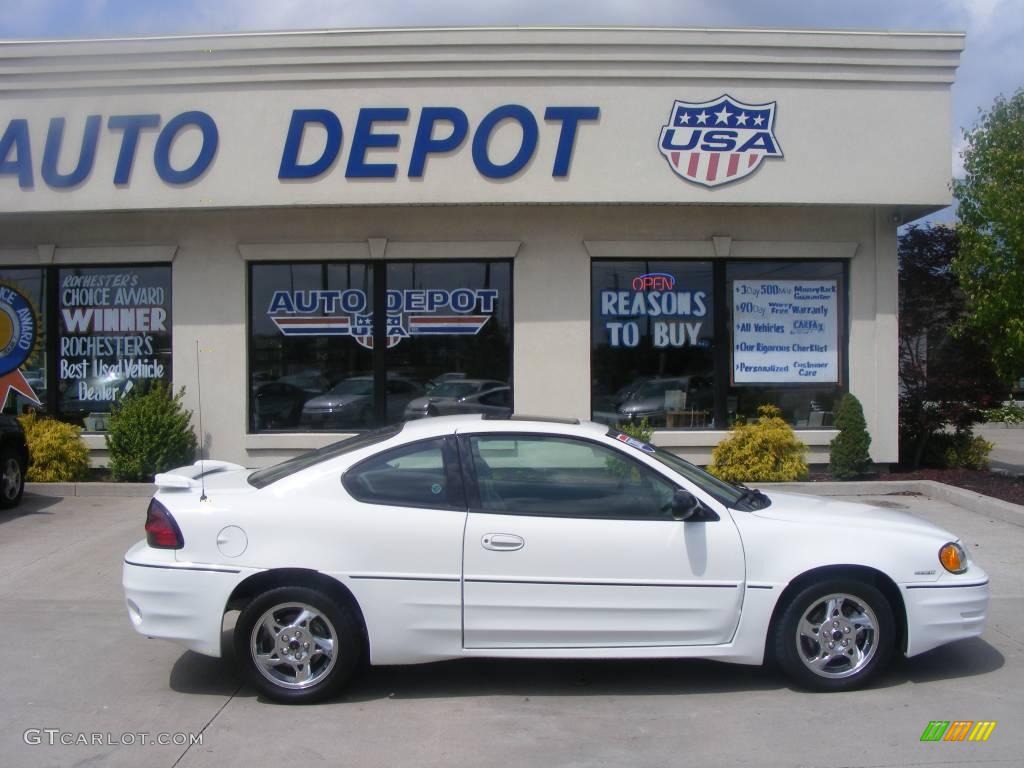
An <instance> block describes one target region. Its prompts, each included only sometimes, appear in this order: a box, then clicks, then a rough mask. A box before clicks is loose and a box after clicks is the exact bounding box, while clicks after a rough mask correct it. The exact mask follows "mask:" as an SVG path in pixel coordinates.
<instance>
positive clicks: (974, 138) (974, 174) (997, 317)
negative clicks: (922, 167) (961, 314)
mask: <svg viewBox="0 0 1024 768" xmlns="http://www.w3.org/2000/svg"><path fill="white" fill-rule="evenodd" d="M965 138H966V140H967V147H966V149H964V151H963V153H962V157H963V160H964V172H965V176H964V178H963V179H956V180H954V182H953V194H954V195H956V198H957V200H958V201H959V208H958V210H957V218H958V219H959V230H960V255H959V256H958V257H957V259H956V260H955V261H954V262H953V269H954V271H955V272H956V275H957V277H959V279H960V285H961V287H962V289H963V292H964V293H965V294H966V296H967V299H968V310H969V314H968V315H967V316H966V318H965V323H964V325H965V326H967V327H969V328H972V329H974V330H975V331H977V332H978V334H979V335H980V336H982V337H983V338H984V339H985V340H986V341H987V342H988V344H989V346H990V347H991V349H992V353H993V359H994V361H995V363H996V366H997V368H998V370H999V372H1000V374H1001V375H1002V376H1003V378H1004V379H1007V380H1009V379H1015V378H1017V377H1019V376H1021V375H1024V89H1021V90H1018V91H1017V93H1016V94H1014V96H1013V97H1012V98H1010V99H1005V98H1003V97H1002V96H1000V97H999V98H997V99H996V101H995V103H994V104H993V105H992V108H991V109H990V110H989V111H988V112H985V113H982V115H981V117H980V119H979V121H978V123H977V125H975V127H974V128H973V129H972V130H970V131H967V132H965Z"/></svg>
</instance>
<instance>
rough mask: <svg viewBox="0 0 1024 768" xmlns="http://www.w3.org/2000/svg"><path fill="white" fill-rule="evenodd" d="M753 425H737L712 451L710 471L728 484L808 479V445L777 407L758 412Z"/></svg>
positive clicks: (767, 406) (770, 406)
mask: <svg viewBox="0 0 1024 768" xmlns="http://www.w3.org/2000/svg"><path fill="white" fill-rule="evenodd" d="M757 412H758V419H757V421H756V422H755V423H753V424H737V425H736V426H735V427H733V430H732V435H731V436H730V437H727V438H726V439H725V440H723V441H722V442H720V443H719V444H718V445H716V446H715V449H714V450H713V451H712V452H711V463H710V464H709V465H708V471H709V472H710V473H711V474H713V475H715V476H716V477H720V478H722V479H723V480H727V481H729V482H747V481H760V482H765V481H790V480H800V479H802V478H804V477H806V476H807V462H806V460H805V458H804V457H805V456H806V455H807V446H806V445H805V444H804V443H803V442H801V441H800V440H798V439H797V437H796V434H794V432H793V428H792V427H791V426H789V424H787V423H786V422H785V420H784V419H783V418H782V412H781V411H780V410H779V409H778V408H776V407H775V406H774V405H762V406H761V407H760V408H758V409H757Z"/></svg>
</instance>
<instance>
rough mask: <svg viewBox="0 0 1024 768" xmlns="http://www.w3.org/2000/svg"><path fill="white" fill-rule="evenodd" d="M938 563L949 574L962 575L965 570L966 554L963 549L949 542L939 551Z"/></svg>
mask: <svg viewBox="0 0 1024 768" xmlns="http://www.w3.org/2000/svg"><path fill="white" fill-rule="evenodd" d="M939 562H940V563H942V567H943V568H945V569H946V570H947V571H949V572H950V573H963V572H964V571H966V570H967V553H966V552H964V548H963V547H961V546H960V545H959V544H954V543H953V542H952V541H951V542H949V544H944V545H943V546H942V549H940V550H939Z"/></svg>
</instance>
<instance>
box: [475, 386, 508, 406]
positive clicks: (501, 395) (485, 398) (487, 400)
mask: <svg viewBox="0 0 1024 768" xmlns="http://www.w3.org/2000/svg"><path fill="white" fill-rule="evenodd" d="M509 394H510V393H509V390H507V389H499V390H495V391H494V392H488V393H487V394H486V395H480V403H481V404H482V405H495V406H499V407H504V408H507V407H508V406H510V405H511V404H512V398H511V397H510V396H509Z"/></svg>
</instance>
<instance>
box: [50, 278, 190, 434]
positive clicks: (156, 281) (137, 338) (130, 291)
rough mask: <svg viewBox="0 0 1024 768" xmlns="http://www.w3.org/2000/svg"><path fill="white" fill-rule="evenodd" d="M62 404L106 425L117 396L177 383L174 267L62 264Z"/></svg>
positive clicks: (67, 413) (94, 427)
mask: <svg viewBox="0 0 1024 768" xmlns="http://www.w3.org/2000/svg"><path fill="white" fill-rule="evenodd" d="M57 307H58V325H57V328H58V349H57V374H58V375H57V388H58V402H57V410H58V413H59V415H60V417H61V418H63V419H64V420H66V421H72V422H74V423H77V424H81V425H83V426H84V427H85V429H86V430H87V431H90V432H97V431H104V430H106V428H107V423H108V421H109V414H110V410H111V408H112V407H113V405H114V403H115V402H117V401H118V400H120V399H121V398H122V397H124V396H125V395H127V394H128V393H130V392H132V391H134V390H137V389H140V388H142V389H144V388H145V387H146V386H149V385H150V384H152V383H153V382H156V381H163V382H166V383H167V384H170V382H171V268H170V267H169V266H145V267H129V266H120V265H118V266H113V267H69V268H64V269H59V270H58V271H57Z"/></svg>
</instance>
